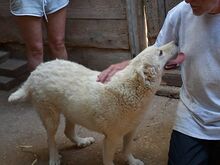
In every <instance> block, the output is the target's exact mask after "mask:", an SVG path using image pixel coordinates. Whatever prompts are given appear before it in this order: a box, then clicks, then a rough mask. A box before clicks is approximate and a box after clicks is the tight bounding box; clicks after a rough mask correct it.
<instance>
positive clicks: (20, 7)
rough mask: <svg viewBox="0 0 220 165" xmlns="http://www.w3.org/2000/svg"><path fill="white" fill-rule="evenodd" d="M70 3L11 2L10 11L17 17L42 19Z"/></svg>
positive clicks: (59, 0)
mask: <svg viewBox="0 0 220 165" xmlns="http://www.w3.org/2000/svg"><path fill="white" fill-rule="evenodd" d="M68 3H69V0H10V10H11V13H12V14H13V15H16V16H25V15H26V16H36V17H42V16H46V15H47V14H52V13H54V12H56V11H58V10H60V9H62V8H64V7H65V6H67V5H68Z"/></svg>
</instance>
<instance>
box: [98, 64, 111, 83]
mask: <svg viewBox="0 0 220 165" xmlns="http://www.w3.org/2000/svg"><path fill="white" fill-rule="evenodd" d="M111 71H112V68H111V66H110V67H108V68H107V69H105V70H104V71H102V72H101V73H100V74H99V75H98V76H97V80H96V81H97V82H101V83H104V82H105V81H106V79H107V78H108V75H109V73H110V72H111Z"/></svg>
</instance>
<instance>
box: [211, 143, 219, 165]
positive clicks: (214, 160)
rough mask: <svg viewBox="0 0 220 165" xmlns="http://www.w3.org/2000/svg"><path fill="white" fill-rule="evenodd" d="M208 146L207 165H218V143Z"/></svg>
mask: <svg viewBox="0 0 220 165" xmlns="http://www.w3.org/2000/svg"><path fill="white" fill-rule="evenodd" d="M210 143H211V144H209V152H210V157H209V165H220V156H219V154H220V141H219V140H218V141H212V142H210Z"/></svg>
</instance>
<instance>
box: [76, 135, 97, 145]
mask: <svg viewBox="0 0 220 165" xmlns="http://www.w3.org/2000/svg"><path fill="white" fill-rule="evenodd" d="M94 142H95V139H94V138H93V137H86V138H79V139H78V140H77V146H78V147H86V146H88V145H90V144H92V143H94Z"/></svg>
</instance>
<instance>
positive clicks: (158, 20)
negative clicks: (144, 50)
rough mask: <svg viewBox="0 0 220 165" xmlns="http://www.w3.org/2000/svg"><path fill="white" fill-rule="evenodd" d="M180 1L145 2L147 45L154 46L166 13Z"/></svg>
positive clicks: (148, 0)
mask: <svg viewBox="0 0 220 165" xmlns="http://www.w3.org/2000/svg"><path fill="white" fill-rule="evenodd" d="M181 1H182V0H153V1H152V0H145V5H146V17H147V26H148V40H149V45H152V44H154V42H155V40H156V37H157V35H158V33H159V31H160V29H161V27H162V25H163V22H164V19H165V17H166V14H167V12H168V11H169V10H170V9H171V8H173V7H174V6H175V5H176V4H178V3H180V2H181Z"/></svg>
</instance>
